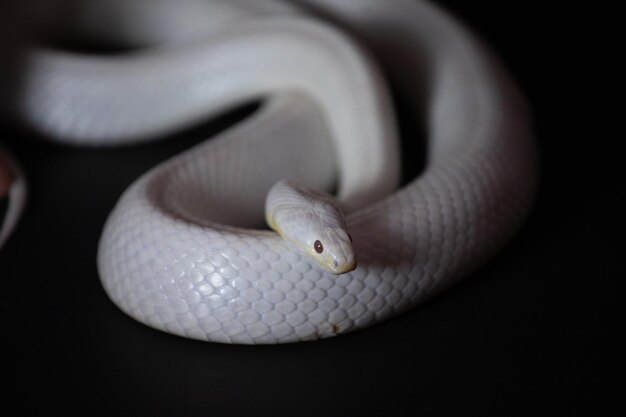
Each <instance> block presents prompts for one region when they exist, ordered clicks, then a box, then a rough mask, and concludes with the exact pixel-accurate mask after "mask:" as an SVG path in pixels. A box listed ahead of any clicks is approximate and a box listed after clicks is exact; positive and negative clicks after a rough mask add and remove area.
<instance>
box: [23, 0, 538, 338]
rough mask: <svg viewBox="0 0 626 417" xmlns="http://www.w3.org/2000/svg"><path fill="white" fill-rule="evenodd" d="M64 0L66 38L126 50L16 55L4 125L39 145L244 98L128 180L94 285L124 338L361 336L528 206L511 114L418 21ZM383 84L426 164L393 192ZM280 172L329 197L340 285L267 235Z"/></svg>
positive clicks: (480, 71) (331, 11)
mask: <svg viewBox="0 0 626 417" xmlns="http://www.w3.org/2000/svg"><path fill="white" fill-rule="evenodd" d="M78 4H80V5H81V8H80V9H79V12H77V13H76V15H75V16H76V19H75V21H74V23H73V26H74V27H72V28H71V30H73V31H75V32H76V33H80V36H82V37H85V38H86V37H90V36H91V37H100V38H102V39H104V40H105V41H107V42H112V43H118V44H123V45H125V46H127V47H128V51H126V52H124V53H120V54H117V55H94V54H81V53H76V52H70V51H63V50H55V49H52V48H44V47H36V48H33V49H32V50H31V51H30V53H29V57H28V61H27V62H28V65H27V66H26V72H25V76H24V87H23V96H22V99H21V101H20V106H19V108H18V109H17V111H16V115H17V117H18V118H19V120H20V121H21V122H22V123H25V124H27V125H28V126H30V127H31V128H33V129H35V130H37V131H39V132H41V133H43V134H44V135H46V136H48V137H50V138H52V139H53V140H56V141H60V142H64V143H72V144H78V145H90V146H95V145H115V144H126V143H137V142H142V141H147V140H150V139H152V138H154V137H160V136H165V135H167V134H169V133H172V132H175V131H177V130H179V129H181V128H184V127H186V126H190V125H193V124H197V123H199V122H201V121H202V120H204V119H206V118H208V117H212V116H215V115H218V114H220V113H222V112H224V111H227V110H229V109H232V108H234V107H236V106H239V105H241V104H242V103H246V102H250V101H253V100H261V105H260V106H259V109H258V111H256V112H255V113H254V114H253V115H252V116H250V117H249V118H248V119H246V120H244V121H242V122H241V123H240V124H237V125H236V126H234V127H232V128H230V129H228V130H226V131H224V132H223V133H221V134H220V135H218V137H215V138H212V139H211V140H209V141H207V142H204V143H201V144H199V145H196V146H195V147H193V148H192V149H189V150H188V151H186V152H184V153H183V154H180V155H178V156H175V157H173V158H172V159H170V160H168V161H165V162H163V163H162V164H160V165H159V166H157V167H155V168H154V169H152V170H150V171H149V172H147V173H146V174H144V175H143V176H142V177H140V178H139V179H138V180H137V181H136V182H134V183H133V184H132V185H131V186H130V187H129V188H128V189H127V190H126V191H125V192H124V194H123V195H122V196H121V198H120V199H119V202H118V203H117V205H116V206H115V208H114V209H113V211H112V213H111V214H110V216H109V218H108V220H107V222H106V224H105V226H104V230H103V233H102V236H101V240H100V243H99V250H98V259H97V263H98V269H99V273H100V278H101V281H102V285H103V287H104V289H105V291H106V293H107V294H108V296H109V297H110V298H111V300H113V302H114V303H115V304H116V305H117V306H118V307H119V308H120V309H122V310H123V311H124V312H125V313H127V314H128V315H129V316H131V317H133V318H134V319H136V320H138V321H140V322H142V323H145V324H147V325H149V326H152V327H154V328H156V329H160V330H163V331H166V332H169V333H173V334H176V335H180V336H184V337H189V338H193V339H200V340H206V341H211V342H223V343H243V344H256V343H287V342H298V341H305V340H315V339H319V338H326V337H331V336H335V335H338V334H342V333H346V332H349V331H353V330H356V329H361V328H364V327H367V326H370V325H372V324H374V323H378V322H381V321H383V320H385V319H388V318H390V317H392V316H394V315H396V314H398V313H400V312H403V311H406V310H407V309H409V308H412V307H414V306H415V305H417V304H418V303H420V302H423V301H424V300H426V299H428V298H429V297H432V296H433V295H434V294H437V293H439V292H441V291H442V290H444V289H445V288H447V287H449V286H450V285H452V284H454V283H456V282H458V281H459V280H460V279H462V278H463V277H466V276H468V275H469V274H470V273H471V272H472V271H475V270H476V268H478V267H479V266H481V265H483V264H484V263H485V262H486V261H487V260H488V259H489V258H490V257H492V256H494V255H495V253H496V252H497V251H498V249H500V248H501V247H502V245H503V244H504V243H505V242H506V241H507V240H508V239H510V238H511V237H512V235H513V234H514V232H515V231H516V230H518V228H519V227H520V226H521V224H522V222H523V220H524V218H525V217H526V215H527V213H528V212H529V210H530V208H531V205H532V201H533V195H534V189H535V183H536V155H535V152H536V151H535V147H534V143H533V140H532V132H531V128H530V122H529V116H528V109H527V105H526V103H525V100H524V99H523V97H522V96H521V94H520V92H519V91H518V89H517V88H516V86H515V85H514V83H513V82H512V80H511V79H510V77H509V75H508V74H507V73H506V71H505V70H503V68H502V66H501V64H500V63H499V62H498V60H497V59H496V58H495V57H494V56H493V55H492V53H491V52H490V51H489V50H488V49H487V48H485V47H484V46H483V45H482V44H481V42H480V41H479V40H478V39H477V38H476V37H475V36H474V35H473V34H471V33H470V32H469V31H468V30H467V29H465V28H464V27H463V25H461V24H460V23H459V22H457V21H456V20H455V19H454V18H453V17H451V16H449V15H448V14H447V13H446V12H445V11H443V10H441V9H440V8H439V7H438V6H436V5H433V4H430V3H429V2H426V1H419V0H394V1H388V2H387V1H386V2H382V1H379V0H358V1H357V0H295V1H278V0H262V1H260V0H254V1H253V0H232V1H218V0H204V1H201V0H186V1H179V2H176V1H166V0H157V1H152V2H150V1H146V0H141V1H133V2H125V1H121V0H114V1H113V0H112V1H97V0H86V1H83V2H80V3H78ZM387 78H389V79H390V80H391V83H392V84H393V86H394V90H395V91H397V92H398V94H399V95H401V96H402V98H403V99H404V100H405V101H406V103H407V105H408V107H409V108H410V109H411V110H412V111H414V113H415V115H414V118H415V120H419V121H420V123H421V124H422V125H423V130H424V135H425V140H426V157H425V159H426V163H425V168H424V169H423V171H422V172H421V173H420V174H419V175H418V176H417V178H414V179H411V180H410V181H409V182H408V183H407V184H405V185H402V186H399V184H400V164H399V161H400V148H399V145H398V142H397V141H398V139H397V136H398V134H397V127H396V120H395V113H394V108H393V107H394V105H393V100H392V99H391V95H390V93H389V87H388V86H387V81H386V79H387ZM403 139H404V140H405V141H418V140H419V139H418V138H412V137H406V138H403ZM405 160H407V158H405ZM408 160H410V158H408ZM415 160H416V161H417V160H419V156H418V155H416V156H415ZM284 178H288V179H289V180H293V181H297V182H298V183H299V184H304V185H306V187H310V188H311V189H316V190H325V191H326V192H333V191H334V192H336V195H337V198H338V201H339V205H340V206H341V208H342V209H343V210H344V211H345V213H346V224H347V229H348V231H349V235H350V237H351V239H352V241H353V248H354V253H355V255H356V260H357V266H356V269H354V270H352V271H350V272H347V273H343V274H339V275H335V274H332V273H330V272H328V271H326V270H324V269H322V268H320V266H319V265H318V264H316V262H314V260H312V259H311V258H310V257H309V256H307V255H306V254H305V253H303V252H302V251H301V250H298V249H297V248H294V247H293V246H291V245H290V244H289V243H288V242H286V241H285V240H283V239H282V238H281V237H280V236H279V235H278V234H277V233H275V232H274V231H270V230H267V229H266V228H264V220H265V217H264V211H263V209H264V201H265V196H266V194H267V193H268V191H269V190H270V188H271V187H272V186H273V185H274V184H275V183H276V182H277V181H279V180H281V179H284ZM316 248H317V249H319V248H318V247H317V246H316Z"/></svg>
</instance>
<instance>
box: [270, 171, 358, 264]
mask: <svg viewBox="0 0 626 417" xmlns="http://www.w3.org/2000/svg"><path fill="white" fill-rule="evenodd" d="M265 217H266V219H267V223H268V224H269V226H270V227H271V228H272V229H274V230H276V231H277V232H278V233H279V234H280V235H281V236H282V237H283V239H285V240H286V241H287V242H289V243H290V244H291V245H293V246H295V247H297V248H298V249H299V250H300V251H301V252H304V253H305V254H306V255H307V256H308V257H309V258H311V259H312V260H314V261H315V262H316V263H317V264H318V265H320V266H321V267H322V268H324V269H325V270H327V271H329V272H332V273H333V274H343V273H346V272H350V271H352V270H354V269H355V268H356V256H355V254H354V249H353V247H352V238H351V237H350V234H349V233H348V230H347V225H346V221H345V217H344V215H343V213H342V212H341V209H340V208H339V206H338V204H337V203H336V201H335V199H334V198H333V197H331V196H329V195H327V194H323V193H319V192H316V191H312V190H308V189H306V188H304V187H302V186H300V185H297V184H294V183H292V182H290V181H280V182H278V183H277V184H276V185H274V187H272V189H271V190H270V192H269V193H268V196H267V199H266V205H265Z"/></svg>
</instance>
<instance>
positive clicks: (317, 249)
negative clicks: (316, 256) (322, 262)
mask: <svg viewBox="0 0 626 417" xmlns="http://www.w3.org/2000/svg"><path fill="white" fill-rule="evenodd" d="M313 249H315V252H317V253H322V252H324V245H322V242H320V241H319V240H316V241H315V243H313Z"/></svg>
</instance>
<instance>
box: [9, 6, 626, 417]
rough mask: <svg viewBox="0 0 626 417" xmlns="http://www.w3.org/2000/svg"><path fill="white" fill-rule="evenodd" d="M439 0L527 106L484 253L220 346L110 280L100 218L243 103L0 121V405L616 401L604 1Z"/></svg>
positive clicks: (218, 410)
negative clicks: (531, 130)
mask: <svg viewBox="0 0 626 417" xmlns="http://www.w3.org/2000/svg"><path fill="white" fill-rule="evenodd" d="M438 3H440V4H443V5H445V6H447V7H448V8H449V10H450V11H452V12H453V13H455V14H456V15H457V16H459V17H460V18H461V19H463V20H464V21H465V22H466V23H467V24H468V25H469V26H470V27H472V28H473V29H474V30H475V31H476V32H478V33H479V34H480V35H481V36H482V37H483V38H484V39H486V40H487V41H488V42H489V43H490V44H491V45H492V47H493V48H494V49H495V50H496V51H497V53H498V54H499V55H500V57H501V58H502V59H503V60H504V62H505V63H506V64H507V65H508V67H509V68H510V69H511V71H512V73H513V74H514V76H515V77H516V79H517V80H518V81H519V83H520V85H521V87H522V89H523V90H524V92H525V93H526V95H527V96H528V98H529V100H530V102H531V105H532V108H533V111H534V116H535V124H536V132H537V141H538V146H539V148H540V152H541V165H542V174H541V184H540V190H539V195H538V200H537V204H536V207H535V210H534V211H533V213H532V215H531V217H530V219H529V221H528V222H527V224H526V225H525V227H524V228H523V230H521V232H520V233H519V234H518V235H517V236H516V238H515V239H514V240H513V241H512V242H511V243H510V244H509V245H508V246H507V247H506V248H505V249H504V250H503V251H502V252H501V253H500V255H499V256H498V257H497V258H495V259H494V260H493V262H490V263H489V264H488V265H487V266H485V267H484V268H482V269H481V270H480V271H478V272H477V273H475V274H473V276H471V277H470V278H469V279H467V280H466V281H464V282H462V283H461V284H459V285H458V286H456V287H454V288H452V289H451V290H449V291H447V292H446V293H445V294H443V295H441V296H439V297H437V298H436V299H433V300H432V301H430V302H428V303H426V304H424V305H421V306H419V307H418V308H416V309H414V310H412V311H411V312H409V313H408V314H405V315H402V316H399V317H397V318H394V319H392V320H390V321H388V322H386V323H384V324H381V325H377V326H374V327H372V328H369V329H366V330H363V331H358V332H355V333H352V334H347V335H343V336H341V337H338V338H335V339H327V340H324V341H319V342H310V343H301V344H292V345H282V346H229V345H219V344H210V343H203V342H198V341H191V340H186V339H183V338H180V337H175V336H171V335H168V334H165V333H161V332H158V331H156V330H152V329H150V328H148V327H146V326H144V325H142V324H139V323H137V322H135V321H133V320H132V319H130V318H128V317H126V316H125V315H124V314H123V313H122V312H120V311H119V310H118V309H117V308H116V307H114V305H113V304H112V303H111V302H110V301H109V299H108V298H107V297H106V295H105V293H104V291H103V290H102V287H101V286H100V283H99V280H98V275H97V271H96V265H95V257H96V249H97V242H98V238H99V235H100V231H101V228H102V225H103V224H104V221H105V219H106V216H107V214H108V212H109V211H110V210H111V208H112V207H113V205H114V204H115V202H116V200H117V198H118V197H119V195H120V193H121V192H122V191H123V190H124V189H125V188H126V187H127V186H128V185H129V184H130V183H131V182H132V180H133V179H135V178H136V177H137V176H138V175H140V174H141V173H143V172H144V171H146V170H147V169H148V168H149V167H151V166H153V165H155V164H156V163H158V162H159V161H161V160H163V159H165V158H166V157H168V156H170V155H173V154H175V153H177V152H179V151H181V150H183V149H185V148H188V147H189V146H190V145H191V144H193V143H196V142H198V141H199V140H201V139H202V138H204V137H205V136H207V135H209V134H212V133H215V132H217V131H219V130H220V129H221V128H224V127H225V126H227V125H228V124H229V123H233V122H234V121H236V120H237V119H238V118H240V117H244V116H245V115H246V114H247V113H248V112H249V111H251V109H244V110H241V111H239V112H237V113H235V114H233V115H230V116H229V117H226V118H223V119H221V120H219V121H217V122H213V123H209V124H208V125H206V126H202V127H200V128H198V129H194V130H192V131H189V132H186V133H185V134H182V135H180V136H179V137H177V138H176V139H177V140H170V141H162V142H158V143H155V144H150V145H145V146H138V147H132V148H122V149H106V150H94V149H79V148H71V147H63V146H58V145H53V144H49V143H46V142H44V141H42V140H40V139H39V138H37V137H35V136H34V135H32V134H29V133H27V132H24V131H23V130H19V129H17V128H15V127H12V126H9V125H8V124H6V123H4V124H2V125H0V135H1V136H0V140H1V141H2V142H3V143H4V144H5V146H7V147H8V148H9V149H11V150H12V152H13V153H14V154H15V155H16V156H17V158H18V159H19V160H20V161H21V163H22V164H23V167H24V169H25V171H26V172H27V174H28V181H29V185H30V190H29V191H30V195H29V205H28V207H27V210H26V212H25V214H24V217H23V220H22V222H21V224H20V225H19V228H18V229H17V231H16V233H15V235H14V236H13V237H12V238H11V240H10V241H9V242H8V244H7V245H6V247H5V248H4V249H3V250H2V252H0V309H1V310H0V317H1V318H0V332H1V335H0V343H1V352H2V364H1V368H0V379H1V380H2V382H3V384H2V385H3V386H4V388H0V413H1V414H2V415H20V414H31V413H35V414H41V413H42V412H44V411H46V412H49V411H53V410H59V411H61V412H63V414H64V415H136V416H139V415H152V416H158V415H186V416H195V415H214V416H250V415H261V416H263V415H268V416H269V415H271V416H353V415H354V416H356V415H358V416H370V415H371V416H409V415H411V416H453V415H454V416H456V415H494V416H517V415H520V416H521V415H607V414H606V413H607V412H609V411H613V412H614V413H615V414H617V413H618V411H622V412H623V408H624V407H623V403H624V402H623V386H620V384H619V383H617V382H615V381H616V380H619V377H621V375H622V367H621V362H620V361H619V359H620V357H621V354H622V353H623V350H622V349H620V348H618V347H617V343H618V340H619V336H621V333H622V332H623V330H624V325H623V320H622V319H621V318H620V317H619V316H618V312H619V310H621V309H619V308H618V302H619V301H618V300H619V298H621V292H620V291H619V290H618V282H620V281H622V280H623V279H624V278H626V274H625V268H624V264H623V258H624V255H623V254H622V252H623V249H624V244H623V242H622V238H623V236H624V231H625V230H624V222H623V220H621V219H622V218H623V216H624V215H625V214H626V210H625V208H626V204H625V203H624V202H623V194H624V186H623V182H622V179H621V176H623V175H621V169H620V168H621V165H622V163H621V161H622V159H623V152H618V147H617V145H618V144H619V142H620V141H623V137H620V135H621V136H623V132H621V131H620V130H619V129H616V128H609V126H610V124H611V123H612V122H614V121H615V120H616V118H617V120H619V118H618V116H616V114H617V112H616V111H614V110H611V109H612V105H611V104H610V102H607V101H606V99H607V98H608V97H611V96H612V95H617V92H615V91H613V90H614V89H615V87H614V84H613V80H612V78H611V75H610V72H611V68H612V63H611V62H610V61H609V58H610V57H611V56H615V55H616V54H619V49H612V50H609V52H608V53H605V51H604V50H603V49H602V47H601V45H606V44H607V43H608V42H609V41H610V39H611V37H610V35H611V34H610V33H609V32H610V27H611V26H610V24H609V23H608V18H609V16H610V15H611V14H613V13H614V12H612V11H610V10H606V9H604V6H603V5H602V4H601V3H599V2H595V3H586V6H587V7H586V8H585V9H582V8H579V7H578V6H576V5H572V4H569V5H567V7H561V6H558V5H556V4H553V3H552V4H551V5H550V6H546V3H548V2H541V1H525V2H487V1H481V0H475V1H471V2H463V1H452V0H448V1H439V2H438ZM390 7H391V6H390ZM622 52H623V51H622ZM621 106H622V107H623V102H622V105H621ZM622 118H623V117H622ZM622 385H623V384H622Z"/></svg>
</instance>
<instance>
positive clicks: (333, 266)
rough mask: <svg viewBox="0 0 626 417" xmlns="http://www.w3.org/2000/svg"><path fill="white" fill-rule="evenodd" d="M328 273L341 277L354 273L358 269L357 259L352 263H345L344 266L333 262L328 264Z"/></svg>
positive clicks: (326, 266) (326, 267)
mask: <svg viewBox="0 0 626 417" xmlns="http://www.w3.org/2000/svg"><path fill="white" fill-rule="evenodd" d="M324 267H325V269H326V270H327V271H330V272H332V273H333V274H336V275H340V274H345V273H347V272H350V271H354V270H355V269H356V259H353V260H352V261H350V262H344V263H342V264H339V263H336V261H333V262H332V263H327V264H326V265H324Z"/></svg>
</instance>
